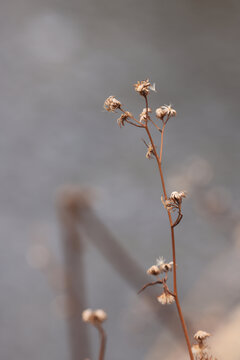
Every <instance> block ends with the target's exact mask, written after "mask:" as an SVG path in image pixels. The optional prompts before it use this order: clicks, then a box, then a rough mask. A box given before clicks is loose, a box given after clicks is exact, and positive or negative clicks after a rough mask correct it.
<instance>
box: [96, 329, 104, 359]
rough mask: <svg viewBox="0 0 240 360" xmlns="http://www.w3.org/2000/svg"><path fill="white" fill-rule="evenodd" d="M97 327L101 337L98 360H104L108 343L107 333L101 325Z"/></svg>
mask: <svg viewBox="0 0 240 360" xmlns="http://www.w3.org/2000/svg"><path fill="white" fill-rule="evenodd" d="M95 326H96V328H97V329H98V332H99V337H100V349H99V356H98V360H104V355H105V349H106V342H107V337H106V333H105V331H104V330H103V327H102V325H101V324H100V323H98V324H96V325H95Z"/></svg>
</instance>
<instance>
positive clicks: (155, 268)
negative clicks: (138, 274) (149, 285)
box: [147, 265, 160, 276]
mask: <svg viewBox="0 0 240 360" xmlns="http://www.w3.org/2000/svg"><path fill="white" fill-rule="evenodd" d="M147 274H148V275H154V276H157V275H159V274H160V269H159V267H158V266H157V265H153V266H151V267H150V268H149V269H148V270H147Z"/></svg>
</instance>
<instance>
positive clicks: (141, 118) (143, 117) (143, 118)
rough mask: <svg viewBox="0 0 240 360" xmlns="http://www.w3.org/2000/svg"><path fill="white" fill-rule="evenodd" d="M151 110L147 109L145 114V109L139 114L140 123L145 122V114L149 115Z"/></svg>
mask: <svg viewBox="0 0 240 360" xmlns="http://www.w3.org/2000/svg"><path fill="white" fill-rule="evenodd" d="M151 112H152V109H151V108H148V112H147V108H144V109H143V111H142V112H141V114H140V115H139V118H140V122H141V123H144V122H146V121H147V113H151Z"/></svg>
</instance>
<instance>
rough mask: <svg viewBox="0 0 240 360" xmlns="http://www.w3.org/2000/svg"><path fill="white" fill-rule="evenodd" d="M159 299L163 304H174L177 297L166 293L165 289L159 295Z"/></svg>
mask: <svg viewBox="0 0 240 360" xmlns="http://www.w3.org/2000/svg"><path fill="white" fill-rule="evenodd" d="M157 300H158V301H159V302H160V303H161V304H162V305H166V304H168V305H169V304H172V303H173V302H174V301H175V299H174V296H172V295H171V294H169V293H166V292H165V291H164V292H163V293H162V294H161V295H160V296H158V297H157Z"/></svg>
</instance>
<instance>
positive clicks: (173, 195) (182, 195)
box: [169, 191, 187, 201]
mask: <svg viewBox="0 0 240 360" xmlns="http://www.w3.org/2000/svg"><path fill="white" fill-rule="evenodd" d="M185 197H187V193H186V191H181V192H178V191H173V192H172V193H171V195H170V198H169V199H170V200H173V201H181V200H182V199H183V198H185Z"/></svg>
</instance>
